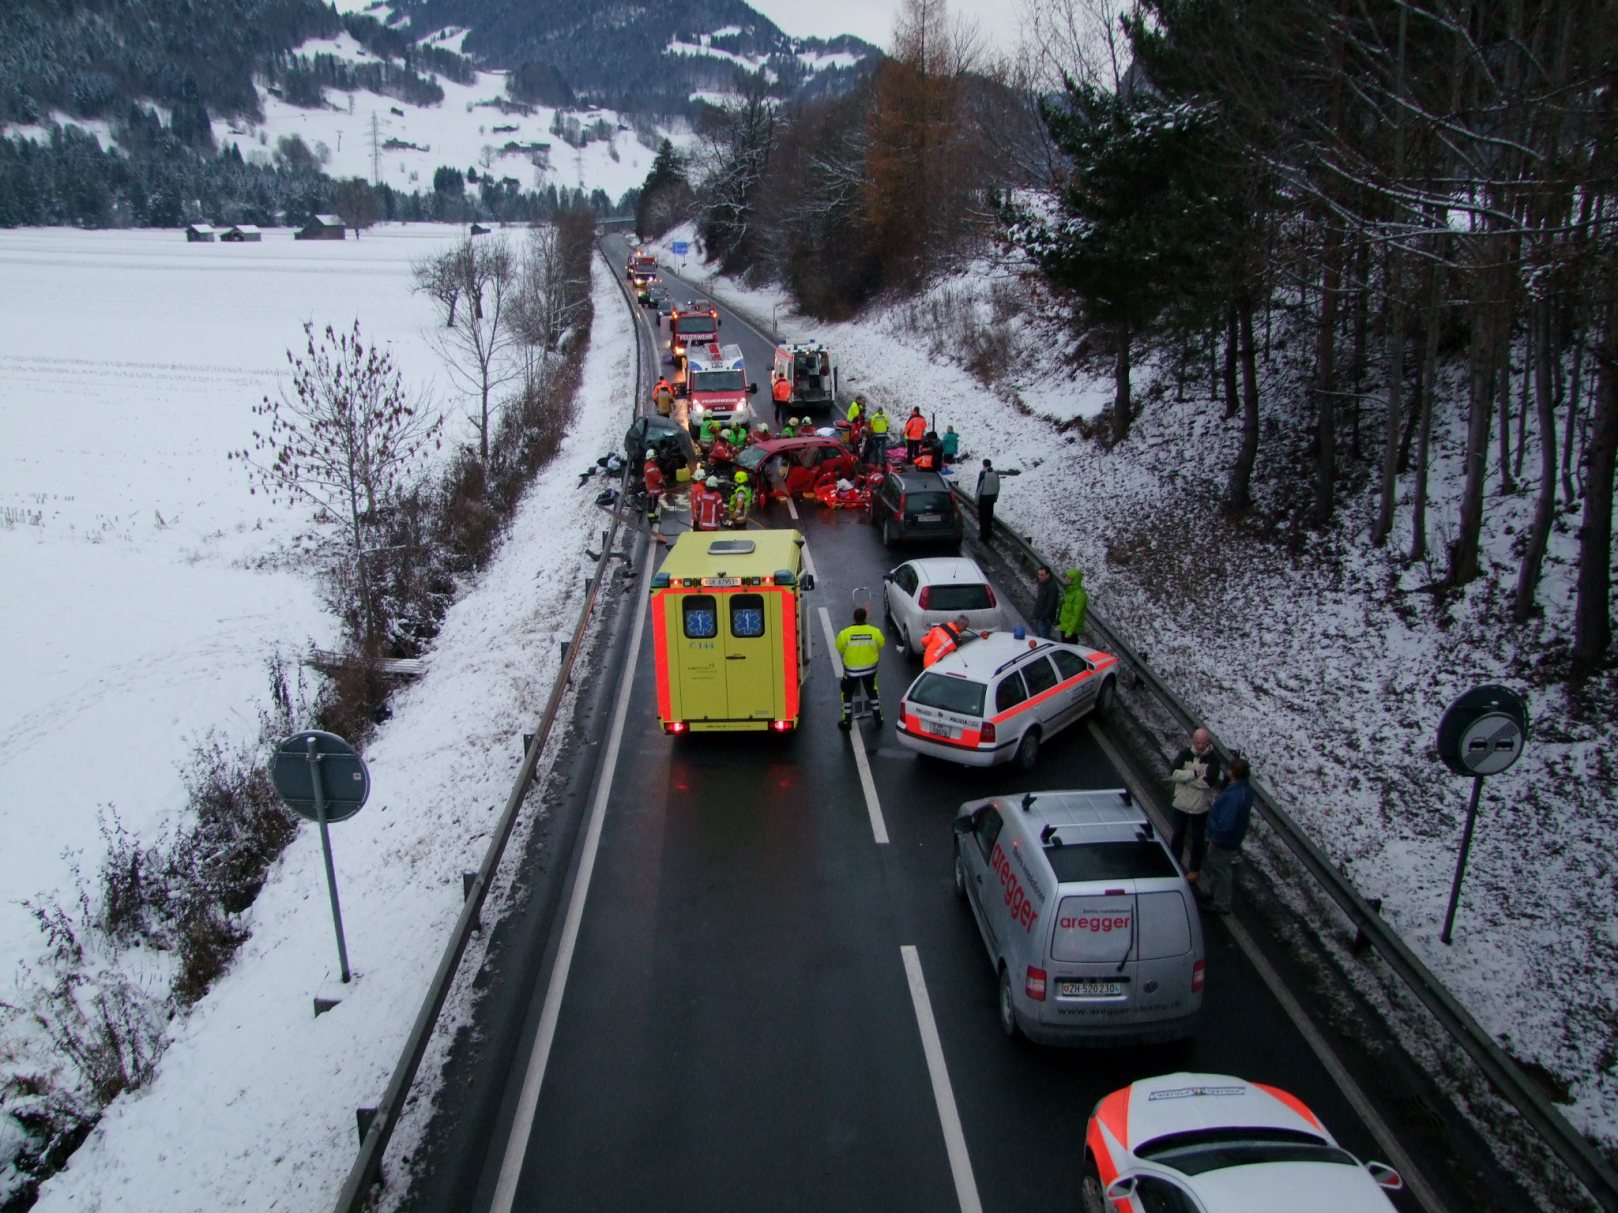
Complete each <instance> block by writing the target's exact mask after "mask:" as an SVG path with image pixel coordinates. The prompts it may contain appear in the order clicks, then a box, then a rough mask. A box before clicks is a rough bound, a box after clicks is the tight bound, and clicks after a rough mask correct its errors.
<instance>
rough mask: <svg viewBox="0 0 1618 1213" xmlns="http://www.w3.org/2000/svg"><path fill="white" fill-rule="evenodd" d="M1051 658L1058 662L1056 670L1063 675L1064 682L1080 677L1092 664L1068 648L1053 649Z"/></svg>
mask: <svg viewBox="0 0 1618 1213" xmlns="http://www.w3.org/2000/svg"><path fill="white" fill-rule="evenodd" d="M1051 660H1052V661H1054V662H1055V663H1056V672H1057V673H1058V674H1060V675H1061V676H1062V681H1063V682H1066V681H1067V680H1068V679H1069V678H1076V677H1078V676H1079V675H1080V674H1083V673H1084V672H1085V671H1086V670H1088V669H1089V668H1090V664H1089V663H1088V662H1087V661H1085V660H1084V658H1082V657H1080V656H1079V655H1078V654H1077V653H1070V652H1068V651H1067V650H1066V649H1052V650H1051Z"/></svg>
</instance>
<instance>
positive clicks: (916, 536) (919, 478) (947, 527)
mask: <svg viewBox="0 0 1618 1213" xmlns="http://www.w3.org/2000/svg"><path fill="white" fill-rule="evenodd" d="M869 516H870V519H871V525H872V526H880V527H881V528H882V542H883V543H885V544H888V545H889V546H890V547H891V546H892V545H893V544H895V543H908V542H910V541H911V540H917V541H920V540H938V541H941V542H943V543H947V544H949V545H951V546H952V547H953V546H958V545H959V544H960V542H961V534H962V531H963V527H962V524H961V511H960V509H959V507H957V506H956V504H955V498H954V497H953V496H952V495H951V494H950V491H949V482H948V481H946V480H945V479H944V478H943V477H942V476H940V475H939V474H938V473H937V472H917V471H897V472H894V473H892V474H891V475H889V476H888V477H887V479H885V480H884V481H883V482H882V483H881V484H880V485H879V486H877V490H876V492H874V493H872V494H871V510H870V515H869Z"/></svg>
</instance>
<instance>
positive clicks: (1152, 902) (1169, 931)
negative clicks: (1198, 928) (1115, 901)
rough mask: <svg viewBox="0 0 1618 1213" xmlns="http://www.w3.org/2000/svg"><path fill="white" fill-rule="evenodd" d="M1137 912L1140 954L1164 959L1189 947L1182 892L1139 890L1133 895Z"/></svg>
mask: <svg viewBox="0 0 1618 1213" xmlns="http://www.w3.org/2000/svg"><path fill="white" fill-rule="evenodd" d="M1135 905H1136V909H1137V911H1138V912H1139V914H1140V958H1141V959H1142V960H1163V959H1165V958H1166V957H1170V956H1184V955H1185V954H1186V953H1187V952H1189V951H1190V950H1191V925H1190V923H1189V922H1188V921H1187V911H1186V906H1185V896H1184V895H1183V894H1182V893H1180V892H1179V890H1177V889H1176V890H1173V891H1170V892H1164V893H1142V894H1140V895H1139V897H1138V898H1137V899H1136V902H1135Z"/></svg>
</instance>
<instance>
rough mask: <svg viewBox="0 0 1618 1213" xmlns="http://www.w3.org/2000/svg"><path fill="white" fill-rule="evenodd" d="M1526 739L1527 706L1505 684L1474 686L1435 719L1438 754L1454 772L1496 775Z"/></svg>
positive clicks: (1515, 756) (1519, 753)
mask: <svg viewBox="0 0 1618 1213" xmlns="http://www.w3.org/2000/svg"><path fill="white" fill-rule="evenodd" d="M1527 740H1528V706H1527V705H1526V704H1524V703H1523V701H1522V697H1521V696H1520V695H1518V694H1517V692H1515V691H1513V690H1511V689H1510V688H1509V687H1500V686H1482V687H1475V688H1473V689H1472V690H1470V691H1468V692H1466V694H1464V695H1462V696H1461V697H1460V698H1459V699H1457V700H1456V701H1455V702H1454V703H1452V704H1450V706H1449V710H1448V711H1447V712H1445V713H1444V718H1443V719H1442V720H1440V721H1439V722H1438V756H1439V757H1440V758H1442V759H1443V760H1444V765H1445V766H1447V767H1449V769H1450V770H1452V771H1454V772H1455V773H1456V774H1457V775H1498V774H1500V772H1501V771H1504V770H1505V769H1506V768H1507V767H1509V766H1511V764H1512V763H1514V762H1516V761H1517V759H1519V758H1521V757H1522V751H1523V744H1524V743H1525V742H1526V741H1527Z"/></svg>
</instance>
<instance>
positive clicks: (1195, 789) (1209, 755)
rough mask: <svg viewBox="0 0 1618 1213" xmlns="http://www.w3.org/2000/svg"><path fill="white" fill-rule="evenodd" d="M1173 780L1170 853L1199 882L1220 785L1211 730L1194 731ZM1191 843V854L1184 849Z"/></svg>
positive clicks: (1172, 770)
mask: <svg viewBox="0 0 1618 1213" xmlns="http://www.w3.org/2000/svg"><path fill="white" fill-rule="evenodd" d="M1169 779H1170V781H1171V782H1172V783H1173V784H1174V801H1173V809H1174V830H1173V832H1172V833H1171V834H1170V835H1169V850H1171V851H1173V852H1174V858H1175V859H1176V860H1178V861H1179V862H1180V863H1183V864H1184V865H1185V874H1186V877H1187V878H1188V879H1190V880H1192V881H1195V880H1196V878H1197V873H1198V872H1199V871H1200V870H1201V868H1202V860H1203V856H1204V855H1205V854H1206V853H1207V847H1208V841H1207V835H1208V809H1209V808H1210V807H1211V806H1212V805H1213V798H1214V793H1216V792H1217V791H1218V790H1219V784H1220V769H1219V754H1218V752H1217V751H1215V749H1214V745H1213V735H1212V734H1211V733H1209V732H1208V730H1207V729H1197V730H1196V731H1195V732H1193V733H1192V734H1191V744H1190V745H1188V746H1186V747H1185V748H1184V749H1182V750H1181V751H1180V752H1179V753H1178V754H1176V755H1175V756H1174V761H1173V763H1171V764H1170V766H1169ZM1187 842H1189V843H1190V854H1189V855H1187V854H1186V853H1185V852H1184V851H1182V849H1181V848H1183V847H1184V846H1185V845H1186V843H1187Z"/></svg>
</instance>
